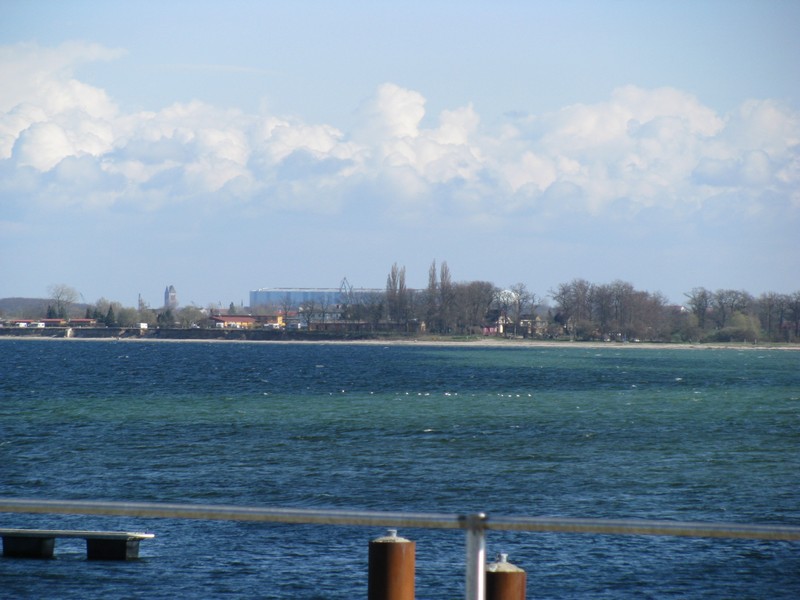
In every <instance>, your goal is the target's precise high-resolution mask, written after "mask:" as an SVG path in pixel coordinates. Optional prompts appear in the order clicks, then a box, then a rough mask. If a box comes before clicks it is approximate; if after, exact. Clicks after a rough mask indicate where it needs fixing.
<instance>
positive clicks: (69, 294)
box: [47, 283, 80, 319]
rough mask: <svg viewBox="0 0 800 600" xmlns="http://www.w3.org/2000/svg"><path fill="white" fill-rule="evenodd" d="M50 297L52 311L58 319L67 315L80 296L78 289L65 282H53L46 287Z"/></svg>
mask: <svg viewBox="0 0 800 600" xmlns="http://www.w3.org/2000/svg"><path fill="white" fill-rule="evenodd" d="M47 292H48V294H49V295H50V299H51V300H52V301H53V307H52V308H53V313H54V315H55V316H56V317H57V318H59V319H66V318H68V317H69V311H70V308H71V307H72V305H73V304H75V302H77V301H78V298H80V294H79V293H78V291H77V290H76V289H75V288H73V287H70V286H68V285H67V284H66V283H55V284H53V285H51V286H49V287H48V288H47Z"/></svg>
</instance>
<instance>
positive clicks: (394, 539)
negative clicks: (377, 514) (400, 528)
mask: <svg viewBox="0 0 800 600" xmlns="http://www.w3.org/2000/svg"><path fill="white" fill-rule="evenodd" d="M415 552H416V543H415V542H411V541H409V540H407V539H404V538H401V537H398V536H397V530H396V529H389V530H388V531H387V532H386V535H385V536H383V537H379V538H377V539H375V540H372V541H371V542H370V543H369V583H368V592H367V598H368V600H414V568H415Z"/></svg>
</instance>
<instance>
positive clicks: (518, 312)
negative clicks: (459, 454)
mask: <svg viewBox="0 0 800 600" xmlns="http://www.w3.org/2000/svg"><path fill="white" fill-rule="evenodd" d="M509 291H510V292H511V295H510V297H509V300H510V304H509V307H508V316H509V318H510V319H511V322H512V323H513V325H514V336H517V335H518V331H519V327H520V321H521V320H522V317H523V315H524V314H525V312H526V311H528V310H529V309H530V307H531V304H532V299H533V296H532V294H531V293H530V292H529V291H528V288H527V287H526V286H525V284H524V283H515V284H514V285H512V286H511V287H510V288H509Z"/></svg>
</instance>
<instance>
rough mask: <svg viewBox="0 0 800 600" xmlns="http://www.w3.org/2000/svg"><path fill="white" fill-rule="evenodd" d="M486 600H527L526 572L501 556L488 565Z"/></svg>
mask: <svg viewBox="0 0 800 600" xmlns="http://www.w3.org/2000/svg"><path fill="white" fill-rule="evenodd" d="M486 600H525V571H523V570H522V569H520V568H519V567H517V566H515V565H512V564H511V563H510V562H508V554H501V555H500V556H499V557H498V560H497V562H493V563H489V564H488V565H486Z"/></svg>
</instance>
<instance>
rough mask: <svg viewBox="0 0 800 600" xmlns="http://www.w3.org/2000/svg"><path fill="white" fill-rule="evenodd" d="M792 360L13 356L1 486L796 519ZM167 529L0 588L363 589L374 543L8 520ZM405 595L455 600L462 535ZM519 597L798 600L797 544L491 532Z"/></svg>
mask: <svg viewBox="0 0 800 600" xmlns="http://www.w3.org/2000/svg"><path fill="white" fill-rule="evenodd" d="M798 473H800V353H797V352H790V351H779V350H773V351H767V350H755V349H751V350H745V351H737V350H690V349H671V350H670V349H665V350H653V349H637V348H633V347H619V346H609V347H607V348H601V349H592V348H586V347H570V348H478V347H468V346H465V347H430V346H414V347H411V346H389V347H383V346H379V345H344V344H343V345H324V344H265V343H253V344H246V343H230V344H228V343H216V344H215V343H180V344H179V343H164V342H162V343H159V342H125V341H121V342H113V341H102V342H101V341H98V342H92V341H76V340H61V341H57V340H53V341H33V340H0V495H2V496H6V497H17V498H42V499H92V500H115V501H146V502H180V503H215V504H217V503H218V504H240V505H257V506H270V507H299V508H312V507H318V508H342V509H354V510H358V509H365V510H387V511H406V510H407V511H430V512H456V513H473V512H477V511H485V512H487V513H489V514H490V515H491V514H492V513H494V514H498V515H526V516H539V515H561V516H570V517H612V518H628V517H642V518H653V519H680V520H703V521H726V522H728V521H730V522H755V523H778V524H792V525H800V483H799V482H798ZM0 527H46V528H75V529H127V530H146V531H152V532H154V533H156V535H157V538H156V539H155V540H152V541H144V542H142V545H141V556H142V558H141V560H139V561H135V562H130V563H103V562H88V561H86V560H85V549H84V543H83V541H82V540H59V541H58V542H57V544H56V556H57V557H56V559H54V560H50V561H35V560H22V559H10V558H6V559H3V560H0V597H8V598H15V597H21V598H28V597H30V598H38V597H55V598H86V597H101V596H108V597H112V596H113V597H125V598H138V597H148V598H167V597H169V598H176V597H180V598H254V597H260V598H282V599H288V598H293V599H296V598H300V599H305V598H326V599H328V598H330V599H350V598H365V597H366V585H367V575H366V574H367V549H368V542H369V540H371V539H374V538H375V537H378V536H380V535H382V534H383V530H380V529H373V528H363V527H362V528H359V527H320V526H311V525H301V526H294V525H271V524H254V523H237V522H218V521H189V520H170V519H133V518H117V517H115V518H101V517H87V516H63V515H24V514H1V513H0ZM400 534H401V535H403V536H404V537H407V538H410V539H413V540H415V541H416V542H417V597H418V598H430V599H433V598H461V597H463V595H464V581H463V580H464V556H465V554H464V535H463V533H462V532H459V531H436V530H427V529H425V530H416V529H411V530H407V531H402V530H401V531H400ZM487 545H488V553H489V556H490V557H493V556H494V554H495V553H496V552H506V553H508V554H509V555H510V557H509V558H510V560H511V561H512V562H514V563H515V564H517V565H519V566H521V567H522V568H524V569H525V570H526V571H527V573H528V597H529V598H534V597H536V598H664V597H675V598H797V597H800V544H797V543H788V542H761V541H737V540H719V539H716V540H705V539H680V538H650V537H621V536H595V535H580V534H573V535H561V534H559V535H556V534H532V533H502V532H491V533H490V534H489V536H488V540H487Z"/></svg>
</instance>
